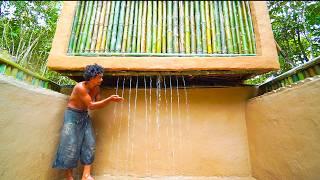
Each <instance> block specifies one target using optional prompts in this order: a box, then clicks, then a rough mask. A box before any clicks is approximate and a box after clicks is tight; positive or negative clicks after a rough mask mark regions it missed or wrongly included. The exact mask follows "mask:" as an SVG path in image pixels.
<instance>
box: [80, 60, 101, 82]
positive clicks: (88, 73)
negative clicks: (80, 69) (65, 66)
mask: <svg viewBox="0 0 320 180" xmlns="http://www.w3.org/2000/svg"><path fill="white" fill-rule="evenodd" d="M103 71H104V70H103V67H102V66H100V65H98V64H93V65H87V66H86V68H85V70H84V74H83V77H84V80H85V81H89V80H90V79H91V78H94V77H96V75H98V74H102V73H103Z"/></svg>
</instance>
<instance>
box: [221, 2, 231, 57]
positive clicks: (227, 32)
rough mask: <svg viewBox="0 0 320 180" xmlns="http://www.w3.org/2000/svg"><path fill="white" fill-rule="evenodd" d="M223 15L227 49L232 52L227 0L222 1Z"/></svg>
mask: <svg viewBox="0 0 320 180" xmlns="http://www.w3.org/2000/svg"><path fill="white" fill-rule="evenodd" d="M223 15H224V26H225V32H226V39H227V51H228V53H229V54H233V42H232V35H231V30H230V22H229V12H228V2H227V1H223Z"/></svg>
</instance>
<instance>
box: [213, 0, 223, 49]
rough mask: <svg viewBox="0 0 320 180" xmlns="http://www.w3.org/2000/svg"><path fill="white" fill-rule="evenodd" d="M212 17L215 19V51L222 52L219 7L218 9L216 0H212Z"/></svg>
mask: <svg viewBox="0 0 320 180" xmlns="http://www.w3.org/2000/svg"><path fill="white" fill-rule="evenodd" d="M214 10H215V11H214V19H215V28H216V34H215V36H216V42H215V46H216V49H217V51H216V52H217V53H219V54H221V53H222V45H221V28H220V9H219V3H218V2H217V1H214Z"/></svg>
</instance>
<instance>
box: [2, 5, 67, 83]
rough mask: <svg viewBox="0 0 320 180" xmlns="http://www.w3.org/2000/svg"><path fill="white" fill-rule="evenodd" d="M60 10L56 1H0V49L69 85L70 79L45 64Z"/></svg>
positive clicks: (28, 66) (34, 70)
mask: <svg viewBox="0 0 320 180" xmlns="http://www.w3.org/2000/svg"><path fill="white" fill-rule="evenodd" d="M60 10H61V2H57V1H1V2H0V13H1V15H0V49H1V50H6V51H7V52H8V53H9V54H11V56H12V57H13V61H15V62H16V63H18V64H20V65H21V66H22V67H24V68H26V69H29V70H31V71H33V72H36V73H38V74H40V75H42V76H45V77H47V78H49V79H51V80H53V81H55V82H57V83H59V84H70V83H73V81H71V80H70V79H69V78H67V77H63V76H60V75H59V74H58V73H56V72H53V71H50V70H48V69H47V66H46V65H47V59H48V54H49V51H50V49H51V43H52V39H53V37H54V33H55V29H56V23H57V19H58V17H59V13H60Z"/></svg>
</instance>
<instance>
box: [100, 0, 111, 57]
mask: <svg viewBox="0 0 320 180" xmlns="http://www.w3.org/2000/svg"><path fill="white" fill-rule="evenodd" d="M105 11H106V12H105V17H104V19H105V20H104V23H103V30H102V37H101V42H100V43H101V44H100V48H99V51H100V52H104V51H105V49H106V41H107V33H108V28H109V22H110V21H112V19H111V14H110V12H111V11H112V10H111V1H107V2H106V10H105ZM112 18H113V16H112Z"/></svg>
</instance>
